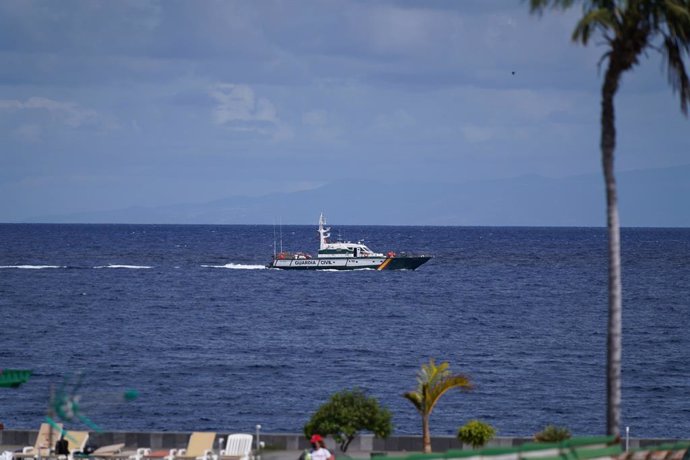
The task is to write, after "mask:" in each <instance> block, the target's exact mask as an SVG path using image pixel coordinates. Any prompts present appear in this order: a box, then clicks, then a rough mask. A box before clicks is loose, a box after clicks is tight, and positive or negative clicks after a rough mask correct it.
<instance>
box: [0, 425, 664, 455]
mask: <svg viewBox="0 0 690 460" xmlns="http://www.w3.org/2000/svg"><path fill="white" fill-rule="evenodd" d="M228 434H229V433H218V436H217V437H216V442H215V446H214V447H216V448H217V446H218V439H219V438H221V437H223V438H224V437H226V436H227V435H228ZM251 434H254V435H255V433H251ZM37 435H38V431H37V430H0V446H3V448H5V449H7V448H16V447H23V446H33V445H34V442H35V440H36V436H37ZM189 435H190V433H187V432H127V431H112V432H103V433H92V434H91V436H90V437H89V444H91V445H95V446H105V445H108V444H119V443H124V444H125V445H126V446H127V449H130V448H131V449H135V448H137V447H150V448H152V449H172V448H182V447H187V441H188V440H189ZM531 440H532V439H531V438H520V437H498V438H495V439H493V440H492V441H491V442H490V443H489V444H488V447H516V446H519V445H521V444H523V443H525V442H529V441H531ZM255 441H256V439H255ZM261 441H263V442H264V443H265V444H266V448H267V449H271V450H295V451H297V450H303V449H306V448H308V447H309V443H308V441H307V439H306V438H305V437H304V435H303V434H300V433H280V434H274V433H261ZM673 441H677V440H676V439H637V438H636V439H630V448H631V449H634V448H638V447H647V446H653V445H658V444H661V443H663V442H673ZM326 444H327V445H328V447H329V448H331V449H333V448H335V443H334V441H333V439H330V438H328V439H327V440H326ZM431 445H432V449H433V450H434V451H435V452H444V451H446V450H448V449H462V448H469V447H467V446H463V445H462V443H460V442H459V441H458V440H457V439H456V438H455V437H453V436H433V437H432V439H431ZM421 450H422V438H421V436H391V437H389V438H388V439H376V438H374V437H373V436H372V435H361V436H357V437H356V438H355V439H354V441H352V443H351V444H350V447H349V449H348V452H418V451H421Z"/></svg>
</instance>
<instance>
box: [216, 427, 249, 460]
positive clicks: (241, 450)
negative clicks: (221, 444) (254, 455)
mask: <svg viewBox="0 0 690 460" xmlns="http://www.w3.org/2000/svg"><path fill="white" fill-rule="evenodd" d="M253 439H254V437H253V436H252V435H251V434H241V433H237V434H231V435H229V436H228V441H227V443H226V444H225V449H223V450H221V451H220V456H221V458H222V457H233V458H237V459H238V460H249V454H250V453H251V451H252V440H253Z"/></svg>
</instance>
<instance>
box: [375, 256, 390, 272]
mask: <svg viewBox="0 0 690 460" xmlns="http://www.w3.org/2000/svg"><path fill="white" fill-rule="evenodd" d="M391 260H393V258H392V257H391V258H390V259H386V260H384V261H383V263H382V264H381V265H379V266H378V267H377V268H376V269H377V270H385V269H386V267H387V266H388V264H389V263H391Z"/></svg>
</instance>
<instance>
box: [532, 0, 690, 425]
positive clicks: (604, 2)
mask: <svg viewBox="0 0 690 460" xmlns="http://www.w3.org/2000/svg"><path fill="white" fill-rule="evenodd" d="M574 3H576V2H575V0H530V7H531V11H532V12H533V13H534V12H537V13H542V12H543V11H544V10H545V9H546V8H548V7H553V8H561V9H565V8H569V7H570V6H572V5H573V4H574ZM581 3H582V4H583V13H584V14H583V17H582V19H580V21H579V22H578V24H577V26H576V27H575V30H574V31H573V35H572V38H573V41H576V42H582V44H583V45H587V43H588V42H589V39H590V37H591V36H592V35H593V34H595V33H596V34H601V36H602V37H603V39H604V43H605V46H606V52H605V53H604V55H603V56H602V61H601V62H603V61H606V62H607V67H606V73H605V75H604V82H603V85H602V88H601V144H600V145H601V159H602V164H603V169H604V181H605V184H606V222H607V227H608V239H609V251H608V252H609V269H608V279H609V299H608V304H609V319H608V341H607V356H606V369H607V370H606V388H607V395H606V407H607V409H606V430H607V433H608V434H610V435H617V436H618V435H620V404H621V329H622V328H621V315H622V300H621V293H622V287H621V262H620V259H621V255H620V223H619V220H618V197H617V190H616V180H615V177H614V171H613V157H614V155H613V153H614V150H615V148H616V126H615V115H614V105H613V99H614V97H615V95H616V92H617V91H618V86H619V84H620V80H621V78H622V76H623V74H624V73H625V72H627V71H628V70H630V69H632V68H633V67H635V66H636V65H637V64H638V63H639V58H640V55H642V54H644V53H646V52H647V51H648V50H656V51H659V52H660V53H661V54H662V56H663V58H664V60H665V62H666V65H667V73H668V80H669V83H670V84H671V87H672V88H673V90H674V91H678V93H679V96H680V108H681V111H682V112H683V114H685V115H686V116H687V114H688V102H690V80H689V79H688V74H687V71H686V70H685V62H684V59H686V58H687V57H688V53H689V52H690V0H582V1H581Z"/></svg>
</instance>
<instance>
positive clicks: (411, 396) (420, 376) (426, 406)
mask: <svg viewBox="0 0 690 460" xmlns="http://www.w3.org/2000/svg"><path fill="white" fill-rule="evenodd" d="M454 388H458V389H460V390H470V389H471V388H472V384H471V383H470V379H469V377H467V376H465V375H460V374H457V375H454V374H452V373H451V372H450V365H449V364H448V363H447V362H445V361H444V362H442V363H441V364H439V365H438V366H437V365H436V363H435V362H434V359H433V358H431V359H429V364H422V367H421V369H420V370H419V372H417V388H416V389H415V390H413V391H408V392H407V393H405V394H404V395H403V396H404V397H405V398H407V399H408V400H409V401H410V402H411V403H412V404H414V407H415V408H416V409H417V411H418V412H419V414H420V415H421V416H422V442H423V443H424V452H426V453H430V452H431V433H430V431H429V417H430V416H431V412H432V411H433V410H434V407H435V406H436V403H437V402H438V400H439V399H440V398H441V396H443V395H444V394H445V393H446V392H448V391H450V390H452V389H454Z"/></svg>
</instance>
